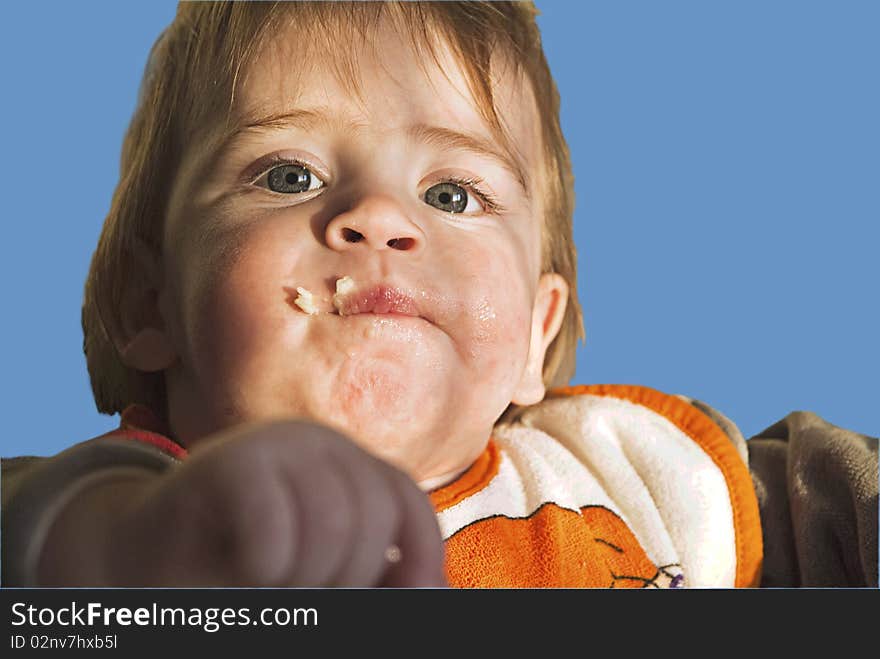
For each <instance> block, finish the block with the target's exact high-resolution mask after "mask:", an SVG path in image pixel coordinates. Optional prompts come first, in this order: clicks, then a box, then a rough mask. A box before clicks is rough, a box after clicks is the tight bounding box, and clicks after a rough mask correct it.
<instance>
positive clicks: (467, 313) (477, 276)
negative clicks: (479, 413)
mask: <svg viewBox="0 0 880 659" xmlns="http://www.w3.org/2000/svg"><path fill="white" fill-rule="evenodd" d="M470 262H471V263H474V264H476V265H475V266H474V267H473V268H472V269H471V270H470V271H469V272H468V274H467V276H466V277H465V278H464V279H463V280H462V281H461V286H462V290H463V291H466V292H467V293H466V296H465V302H464V305H465V308H464V314H463V316H464V317H465V320H464V321H463V322H462V323H461V327H462V328H463V330H464V331H462V332H461V334H460V335H459V337H458V343H459V346H460V349H461V350H463V351H464V352H465V353H466V354H465V355H464V356H465V358H466V359H465V363H467V364H468V369H469V370H470V371H471V377H473V378H474V382H478V383H480V384H484V385H485V386H486V387H487V389H489V390H494V391H497V392H498V397H499V400H501V399H504V398H506V397H507V396H508V395H509V392H510V391H512V389H513V388H514V387H515V386H516V384H517V382H518V380H519V377H520V376H521V374H522V371H523V369H524V367H525V363H526V358H527V356H528V349H529V339H530V331H531V301H530V291H529V288H528V282H527V278H526V276H525V274H524V272H523V268H522V266H521V264H520V263H519V262H518V261H517V260H516V259H515V258H512V257H509V258H505V255H503V254H502V255H496V256H495V257H494V258H491V259H486V258H485V257H482V258H478V257H475V258H473V259H470ZM509 402H510V398H509V397H507V398H506V400H503V402H502V403H500V404H501V405H502V406H506V404H507V403H509Z"/></svg>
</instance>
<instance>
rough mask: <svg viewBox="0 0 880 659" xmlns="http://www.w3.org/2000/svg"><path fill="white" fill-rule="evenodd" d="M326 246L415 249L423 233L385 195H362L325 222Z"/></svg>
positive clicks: (405, 250)
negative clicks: (355, 201) (361, 197)
mask: <svg viewBox="0 0 880 659" xmlns="http://www.w3.org/2000/svg"><path fill="white" fill-rule="evenodd" d="M326 240H327V245H328V246H329V247H330V248H331V249H335V250H337V251H345V250H350V249H353V248H355V247H356V246H358V245H360V247H361V248H362V247H368V248H371V249H375V250H386V249H395V250H400V251H402V252H413V251H418V250H419V249H420V248H421V247H422V244H423V243H424V234H423V233H422V231H421V229H419V227H418V226H416V225H415V224H414V223H413V222H412V221H411V220H410V219H409V218H408V217H407V216H406V213H405V212H404V210H403V209H402V208H401V207H400V204H399V203H398V202H396V201H395V200H394V199H392V198H390V197H388V196H385V195H370V196H368V197H364V198H363V199H361V200H360V201H359V202H358V203H357V204H355V205H354V206H353V207H352V208H350V209H349V210H347V211H344V212H342V213H340V214H339V215H337V216H336V217H334V218H333V219H332V220H331V221H330V223H329V224H328V225H327V231H326Z"/></svg>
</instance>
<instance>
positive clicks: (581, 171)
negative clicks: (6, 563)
mask: <svg viewBox="0 0 880 659" xmlns="http://www.w3.org/2000/svg"><path fill="white" fill-rule="evenodd" d="M537 4H538V7H539V8H540V9H541V10H542V12H543V14H542V15H541V16H540V17H539V19H538V20H539V24H540V27H541V30H542V33H543V38H544V45H545V51H546V53H547V57H548V60H549V62H550V67H551V69H552V71H553V73H554V76H555V78H556V81H557V84H558V86H559V89H560V92H561V95H562V122H563V129H564V131H565V134H566V136H567V139H568V142H569V145H570V147H571V151H572V157H573V162H574V171H575V177H576V187H577V210H576V216H575V224H576V231H575V233H576V240H577V244H578V250H579V254H580V257H579V258H580V273H579V287H580V295H581V300H582V303H583V306H584V313H585V322H586V327H587V342H586V344H585V345H584V346H582V347H581V349H580V351H579V355H578V371H577V375H576V377H575V380H574V382H576V383H587V382H629V383H638V384H646V385H649V386H653V387H655V388H659V389H662V390H665V391H669V392H674V393H686V394H688V395H692V396H695V397H698V398H701V399H704V400H706V401H707V402H709V403H710V404H712V405H714V406H716V407H717V408H718V409H720V410H721V411H723V412H724V413H726V414H727V415H728V416H730V417H731V418H732V419H733V420H734V421H736V422H737V423H738V424H739V425H740V427H741V428H742V430H743V432H744V433H745V434H746V435H747V436H748V435H751V434H754V433H756V432H758V431H760V430H761V429H763V428H764V427H766V426H768V425H770V424H771V423H772V422H774V421H776V420H777V419H779V418H781V417H782V416H784V415H785V414H787V413H788V412H789V411H791V410H794V409H809V410H813V411H815V412H817V413H819V414H821V415H822V416H824V417H825V418H827V419H828V420H829V421H831V422H833V423H836V424H838V425H842V426H845V427H848V428H851V429H853V430H857V431H861V432H865V433H869V434H874V435H876V434H877V432H878V430H880V428H878V425H880V424H878V418H880V415H878V411H877V409H878V386H877V375H876V374H877V367H878V350H877V342H876V340H877V336H878V332H877V330H878V303H877V302H878V300H877V283H878V272H877V265H876V263H877V261H876V258H875V253H876V251H877V244H878V240H877V239H878V229H877V226H878V220H880V194H878V187H880V186H878V183H880V129H878V119H877V118H878V117H880V92H878V84H877V77H876V75H877V63H878V62H880V42H878V40H877V38H876V26H877V25H878V24H880V3H877V2H871V1H864V2H857V1H854V0H842V1H834V2H832V1H831V0H828V1H826V2H809V1H803V0H801V1H797V2H794V1H787V2H783V1H781V0H761V1H757V0H748V1H744V0H738V1H736V2H733V1H732V0H731V1H728V2H703V1H697V0H693V1H689V2H688V1H684V0H667V1H665V2H662V3H660V2H653V1H647V0H645V1H640V2H636V1H623V0H607V1H604V2H578V3H574V2H572V3H567V2H560V1H558V0H539V1H538V3H537ZM174 11H175V5H174V4H173V3H171V2H167V1H164V2H150V3H149V4H147V3H142V2H139V3H120V2H77V3H63V4H62V3H60V2H49V3H39V4H36V3H35V4H29V3H9V4H7V5H4V10H3V14H4V15H3V21H2V28H0V30H2V39H0V63H2V64H0V66H2V67H3V76H2V80H3V99H4V100H3V103H0V126H2V131H3V141H2V145H3V158H2V159H0V160H2V162H0V167H2V181H3V190H4V203H3V211H2V218H3V227H4V240H3V244H4V250H3V252H4V253H3V258H2V259H0V268H2V286H3V301H4V314H3V317H4V322H3V323H2V329H0V333H2V334H0V336H2V343H3V357H4V358H3V366H4V369H5V377H4V378H3V384H2V385H0V386H2V401H3V411H4V422H5V426H6V427H5V430H4V432H3V438H2V446H0V454H2V455H5V456H9V455H20V454H38V455H45V454H51V453H54V452H57V451H59V450H61V449H63V448H66V447H67V446H70V445H71V444H73V443H75V442H78V441H81V440H84V439H87V438H89V437H92V436H94V435H96V434H99V433H101V432H103V431H105V430H107V429H109V428H111V427H113V426H115V424H116V420H115V418H111V417H106V416H101V415H99V414H97V412H96V411H95V408H94V403H93V400H92V396H91V391H90V388H89V384H88V375H87V372H86V367H85V360H84V358H83V355H82V334H81V329H80V307H81V304H82V288H83V283H84V281H85V277H86V272H87V269H88V264H89V259H90V257H91V254H92V252H93V250H94V247H95V245H96V242H97V238H98V234H99V231H100V228H101V224H102V222H103V219H104V216H105V214H106V212H107V210H108V208H109V204H110V198H111V195H112V192H113V188H114V186H115V184H116V179H117V176H118V160H119V152H120V147H121V142H122V136H123V132H124V130H125V128H126V126H127V124H128V121H129V119H130V117H131V113H132V110H133V108H134V102H135V97H136V93H137V87H138V85H139V83H140V78H141V74H142V72H143V66H144V63H145V61H146V57H147V53H148V51H149V48H150V46H151V45H152V43H153V41H154V40H155V38H156V37H157V36H158V34H159V32H160V31H161V29H162V28H163V27H164V26H165V25H167V24H168V23H169V22H170V21H171V20H172V18H173V15H174Z"/></svg>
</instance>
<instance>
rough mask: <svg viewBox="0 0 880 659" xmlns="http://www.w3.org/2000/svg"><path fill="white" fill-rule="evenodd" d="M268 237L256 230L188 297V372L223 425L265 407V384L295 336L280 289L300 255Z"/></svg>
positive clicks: (202, 277)
mask: <svg viewBox="0 0 880 659" xmlns="http://www.w3.org/2000/svg"><path fill="white" fill-rule="evenodd" d="M270 238H271V236H270V235H269V234H268V232H264V234H263V235H261V234H260V233H259V232H254V234H253V235H251V236H249V239H248V240H247V241H243V242H242V243H241V244H240V246H239V248H238V249H237V250H236V252H235V253H234V254H232V255H230V257H229V258H227V259H224V260H217V259H215V260H212V263H211V266H210V267H209V268H202V271H201V274H200V276H197V277H195V278H194V279H193V280H192V281H191V286H190V288H189V290H188V291H187V292H186V295H187V299H186V300H185V303H184V308H185V309H186V310H187V313H186V314H185V317H184V334H185V336H186V344H187V355H188V358H189V364H188V367H189V369H190V370H191V372H192V376H193V378H194V379H195V380H196V382H197V384H198V386H199V388H201V389H202V390H204V394H205V395H204V398H205V400H206V402H207V403H208V404H209V406H210V407H211V408H213V409H214V410H215V411H217V409H218V408H220V413H222V414H223V415H224V416H225V417H226V419H225V422H227V423H228V422H230V421H236V420H241V419H242V418H244V417H247V416H251V415H252V412H253V410H251V409H250V408H252V407H253V406H254V405H256V406H258V407H259V406H261V405H267V404H269V403H270V401H268V400H266V396H265V394H266V393H267V392H266V391H265V390H263V387H265V386H267V385H268V384H270V383H273V382H276V377H277V376H278V375H279V374H280V372H281V370H282V367H283V366H286V367H287V368H288V369H289V368H290V364H289V363H287V364H285V362H288V360H286V359H284V358H283V357H282V355H283V354H284V353H283V351H281V350H280V348H282V347H283V346H284V345H285V344H286V343H288V342H289V341H290V340H291V339H292V337H291V336H290V334H291V333H293V332H295V331H296V325H295V324H291V323H290V322H289V320H290V315H291V309H290V307H289V305H288V304H287V301H286V300H287V297H288V294H287V293H286V292H285V290H284V282H285V281H286V277H285V274H286V272H289V270H290V267H292V266H293V265H294V264H295V260H296V258H297V255H296V254H295V253H293V251H292V250H290V249H289V248H285V247H284V244H285V243H284V242H282V241H278V240H271V239H270Z"/></svg>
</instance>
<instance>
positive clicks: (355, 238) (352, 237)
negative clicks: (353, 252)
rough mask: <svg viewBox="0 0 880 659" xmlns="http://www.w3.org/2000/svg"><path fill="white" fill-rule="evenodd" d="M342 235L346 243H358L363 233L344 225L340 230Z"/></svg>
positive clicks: (362, 237)
mask: <svg viewBox="0 0 880 659" xmlns="http://www.w3.org/2000/svg"><path fill="white" fill-rule="evenodd" d="M342 237H343V238H344V239H345V242H347V243H359V242H360V241H362V240H363V239H364V234H362V233H358V232H357V231H355V230H354V229H349V228H348V227H346V228H344V229H343V230H342Z"/></svg>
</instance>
